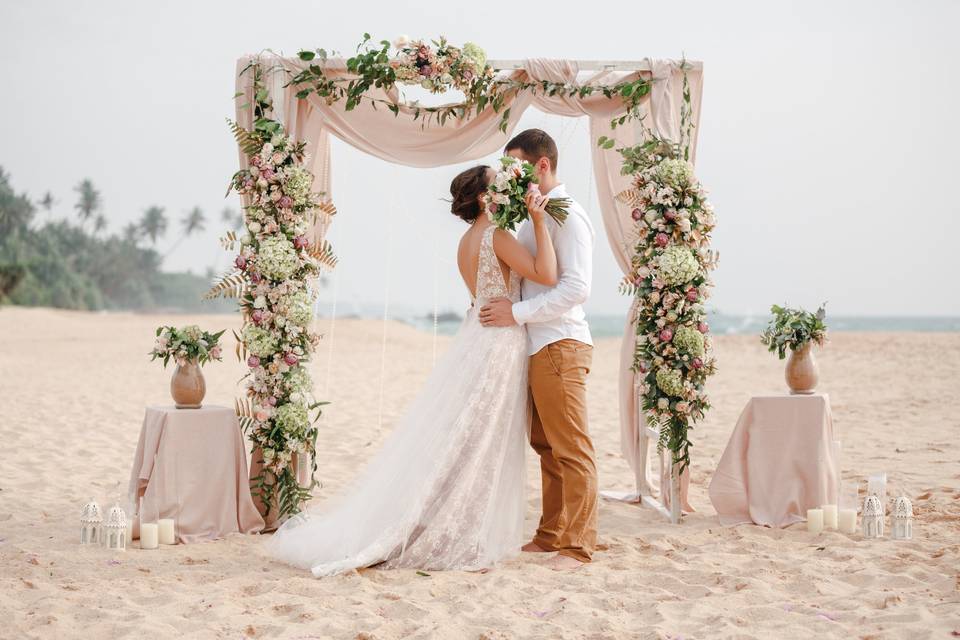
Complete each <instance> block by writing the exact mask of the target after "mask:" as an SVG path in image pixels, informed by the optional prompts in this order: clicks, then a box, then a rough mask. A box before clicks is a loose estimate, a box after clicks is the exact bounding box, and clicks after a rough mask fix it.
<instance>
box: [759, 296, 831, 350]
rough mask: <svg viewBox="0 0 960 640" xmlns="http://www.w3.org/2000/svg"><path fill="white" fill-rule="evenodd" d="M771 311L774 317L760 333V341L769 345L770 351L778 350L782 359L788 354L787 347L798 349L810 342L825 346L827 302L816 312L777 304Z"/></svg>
mask: <svg viewBox="0 0 960 640" xmlns="http://www.w3.org/2000/svg"><path fill="white" fill-rule="evenodd" d="M770 313H772V314H773V317H772V318H771V319H770V324H768V325H767V328H766V329H764V330H763V333H761V334H760V341H761V342H763V344H765V345H767V350H768V351H770V353H774V352H776V353H777V355H778V356H779V357H780V359H781V360H783V359H784V358H785V357H786V356H787V347H789V348H790V350H791V351H797V350H798V349H802V348H803V347H804V346H805V345H807V344H808V343H810V342H813V343H816V344H817V345H819V346H823V343H824V341H825V340H826V339H827V325H826V323H825V322H824V321H825V320H826V317H827V311H826V303H824V304H822V305H820V308H819V309H817V310H816V312H814V313H811V312H809V311H804V310H803V309H791V308H790V307H787V306H783V307H781V306H779V305H776V304H775V305H773V306H772V307H770Z"/></svg>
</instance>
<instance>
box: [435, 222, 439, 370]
mask: <svg viewBox="0 0 960 640" xmlns="http://www.w3.org/2000/svg"><path fill="white" fill-rule="evenodd" d="M437 245H438V242H437V228H436V225H434V230H433V366H436V365H437V330H438V328H439V327H440V320H439V316H440V314H439V310H438V309H437V306H438V304H439V303H438V301H437V298H438V296H439V289H440V251H439V249H438V247H437Z"/></svg>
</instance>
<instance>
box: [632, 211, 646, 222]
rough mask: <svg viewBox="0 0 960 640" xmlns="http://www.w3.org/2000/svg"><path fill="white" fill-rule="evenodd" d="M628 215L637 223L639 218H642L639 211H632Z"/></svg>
mask: <svg viewBox="0 0 960 640" xmlns="http://www.w3.org/2000/svg"><path fill="white" fill-rule="evenodd" d="M630 215H631V217H633V219H634V220H637V221H639V220H640V218H642V217H643V211H640V209H634V210H633V211H631V212H630Z"/></svg>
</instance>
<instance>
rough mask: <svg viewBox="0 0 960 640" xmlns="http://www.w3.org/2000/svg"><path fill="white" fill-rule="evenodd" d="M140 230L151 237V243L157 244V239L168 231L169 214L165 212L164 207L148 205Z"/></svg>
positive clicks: (141, 220)
mask: <svg viewBox="0 0 960 640" xmlns="http://www.w3.org/2000/svg"><path fill="white" fill-rule="evenodd" d="M140 230H141V231H142V232H143V235H145V236H146V237H147V238H149V239H150V244H153V245H156V244H157V240H159V239H160V237H161V236H163V235H164V234H165V233H166V232H167V216H166V214H164V213H163V207H158V206H152V207H148V208H147V210H146V211H144V212H143V218H141V219H140Z"/></svg>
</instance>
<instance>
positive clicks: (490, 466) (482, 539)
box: [267, 307, 528, 576]
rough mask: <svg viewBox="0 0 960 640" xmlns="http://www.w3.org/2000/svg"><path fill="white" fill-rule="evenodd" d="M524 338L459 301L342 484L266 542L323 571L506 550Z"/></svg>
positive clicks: (518, 482)
mask: <svg viewBox="0 0 960 640" xmlns="http://www.w3.org/2000/svg"><path fill="white" fill-rule="evenodd" d="M475 308H477V307H475ZM526 348H527V345H526V331H525V330H524V329H523V328H522V327H516V326H514V327H504V328H486V327H483V326H481V324H480V322H479V320H478V319H477V317H476V315H475V311H473V310H471V311H470V313H468V314H467V317H466V318H465V319H464V322H463V324H462V325H461V327H460V329H459V331H458V332H457V335H456V337H455V338H454V340H453V343H452V344H451V346H450V347H449V349H448V350H447V352H446V353H445V354H444V356H443V357H442V359H441V360H440V361H439V362H438V364H437V366H436V367H435V368H434V370H433V372H432V373H431V374H430V377H429V379H428V380H427V383H426V385H425V386H424V387H423V389H422V390H421V391H420V392H419V394H418V395H417V397H416V398H415V399H414V401H413V402H412V403H411V404H410V406H409V407H408V408H407V410H406V412H405V413H404V415H403V416H402V417H401V418H400V420H399V421H398V422H397V424H396V426H395V427H394V430H393V432H392V433H391V434H390V435H389V436H388V437H387V439H386V441H385V443H384V445H383V448H382V449H381V450H380V451H379V452H378V453H377V454H376V455H375V456H374V457H373V459H372V460H371V461H370V462H369V463H368V465H367V467H366V468H365V469H364V470H363V471H362V472H361V473H360V475H359V476H358V477H357V478H356V480H355V481H354V482H352V483H351V484H350V485H349V487H348V488H347V489H346V490H345V491H344V493H343V494H342V495H340V496H339V497H338V498H336V499H334V500H333V501H332V502H331V503H330V504H324V505H321V506H320V507H318V508H315V509H311V510H308V511H307V512H305V513H303V514H300V515H298V516H296V517H294V518H291V519H290V520H288V521H287V522H285V523H284V524H283V525H282V526H281V527H280V529H279V530H278V531H277V532H276V533H275V534H274V535H273V537H272V538H271V539H270V540H269V542H268V543H267V549H268V553H270V554H271V555H273V556H274V557H276V558H278V559H280V560H282V561H284V562H287V563H289V564H292V565H294V566H297V567H302V568H305V569H310V570H311V571H312V572H313V574H314V575H316V576H324V575H332V574H336V573H341V572H343V571H349V570H350V569H356V568H360V567H367V566H371V565H380V566H382V567H383V568H418V569H431V570H447V569H478V568H483V567H488V566H491V565H492V564H494V563H496V562H497V561H498V560H501V559H502V558H504V557H506V556H509V555H512V554H514V553H516V552H518V551H519V547H520V545H521V544H522V541H523V539H522V535H523V520H524V505H525V500H524V493H525V490H526V482H525V477H524V475H525V474H524V456H525V452H526V439H527V427H528V392H527V354H526Z"/></svg>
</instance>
